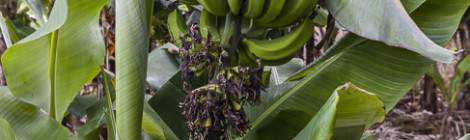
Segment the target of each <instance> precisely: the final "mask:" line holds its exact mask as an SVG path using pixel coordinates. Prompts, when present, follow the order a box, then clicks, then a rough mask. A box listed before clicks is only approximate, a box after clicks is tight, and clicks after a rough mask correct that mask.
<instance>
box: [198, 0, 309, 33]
mask: <svg viewBox="0 0 470 140" xmlns="http://www.w3.org/2000/svg"><path fill="white" fill-rule="evenodd" d="M197 1H198V2H199V4H201V5H202V6H203V7H204V9H205V10H206V11H208V12H209V13H211V14H213V15H215V16H225V15H226V14H227V13H228V12H231V13H232V14H234V15H243V17H244V18H249V19H253V20H254V21H255V22H256V24H258V25H259V26H261V27H266V28H281V27H286V26H289V25H292V24H293V23H295V22H296V21H299V20H301V19H303V17H306V16H308V15H309V14H310V12H311V11H312V10H313V8H314V4H315V3H316V0H197ZM243 1H245V3H243Z"/></svg>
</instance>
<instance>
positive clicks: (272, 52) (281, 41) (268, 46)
mask: <svg viewBox="0 0 470 140" xmlns="http://www.w3.org/2000/svg"><path fill="white" fill-rule="evenodd" d="M313 28H314V23H313V21H312V20H310V19H308V18H307V19H305V20H304V21H303V22H302V24H300V25H299V26H298V27H297V28H296V29H295V30H294V31H293V32H291V33H289V34H288V35H285V36H282V37H279V38H276V39H273V40H251V39H246V38H245V39H243V41H242V44H243V45H245V46H248V49H249V51H250V52H251V53H253V54H254V55H255V56H257V57H258V58H260V59H261V60H263V61H266V62H276V61H279V60H284V59H286V58H289V57H292V56H293V55H295V53H296V52H298V50H299V49H300V48H302V46H303V45H304V44H305V42H307V41H308V40H309V39H310V38H311V37H312V35H313V33H314V30H313Z"/></svg>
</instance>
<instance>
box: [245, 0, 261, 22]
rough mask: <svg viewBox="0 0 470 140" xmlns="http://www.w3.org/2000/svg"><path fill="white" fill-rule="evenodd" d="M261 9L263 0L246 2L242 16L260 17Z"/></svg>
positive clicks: (248, 0)
mask: <svg viewBox="0 0 470 140" xmlns="http://www.w3.org/2000/svg"><path fill="white" fill-rule="evenodd" d="M263 9H264V0H247V2H246V7H245V9H244V10H243V16H244V17H246V18H257V17H259V16H261V14H262V13H263Z"/></svg>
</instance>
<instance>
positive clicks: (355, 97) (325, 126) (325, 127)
mask: <svg viewBox="0 0 470 140" xmlns="http://www.w3.org/2000/svg"><path fill="white" fill-rule="evenodd" d="M384 118H385V110H384V104H383V103H382V101H380V99H379V98H378V97H377V96H375V95H374V94H371V93H369V92H367V91H365V90H362V89H359V88H357V87H355V86H354V85H351V84H345V85H343V86H340V87H338V89H336V90H335V91H334V93H333V94H332V95H331V96H330V98H329V99H328V100H327V101H326V102H325V104H324V105H323V107H321V109H320V110H319V111H318V113H317V114H316V115H315V117H313V119H312V120H311V121H310V122H309V123H308V124H307V126H306V127H305V128H304V129H303V130H302V131H300V132H299V134H297V136H296V137H295V138H294V139H296V140H327V139H331V138H335V137H333V135H334V136H337V135H335V134H336V133H337V132H338V131H341V130H342V129H336V130H335V129H334V128H335V127H350V126H359V127H362V126H366V125H371V124H373V123H375V122H379V121H383V119H384ZM339 133H341V132H339ZM349 138H350V137H342V138H338V137H336V139H343V140H344V139H349Z"/></svg>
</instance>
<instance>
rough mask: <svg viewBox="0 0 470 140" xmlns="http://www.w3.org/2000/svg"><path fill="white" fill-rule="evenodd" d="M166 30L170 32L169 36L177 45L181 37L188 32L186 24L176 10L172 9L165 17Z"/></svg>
mask: <svg viewBox="0 0 470 140" xmlns="http://www.w3.org/2000/svg"><path fill="white" fill-rule="evenodd" d="M167 25H168V31H169V32H170V36H171V38H172V39H173V40H174V41H175V42H176V45H177V46H180V45H181V39H180V38H181V37H182V35H184V34H187V33H188V26H186V22H185V20H184V17H183V15H181V14H180V13H179V12H178V10H174V11H173V12H171V13H170V14H169V15H168V19H167Z"/></svg>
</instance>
